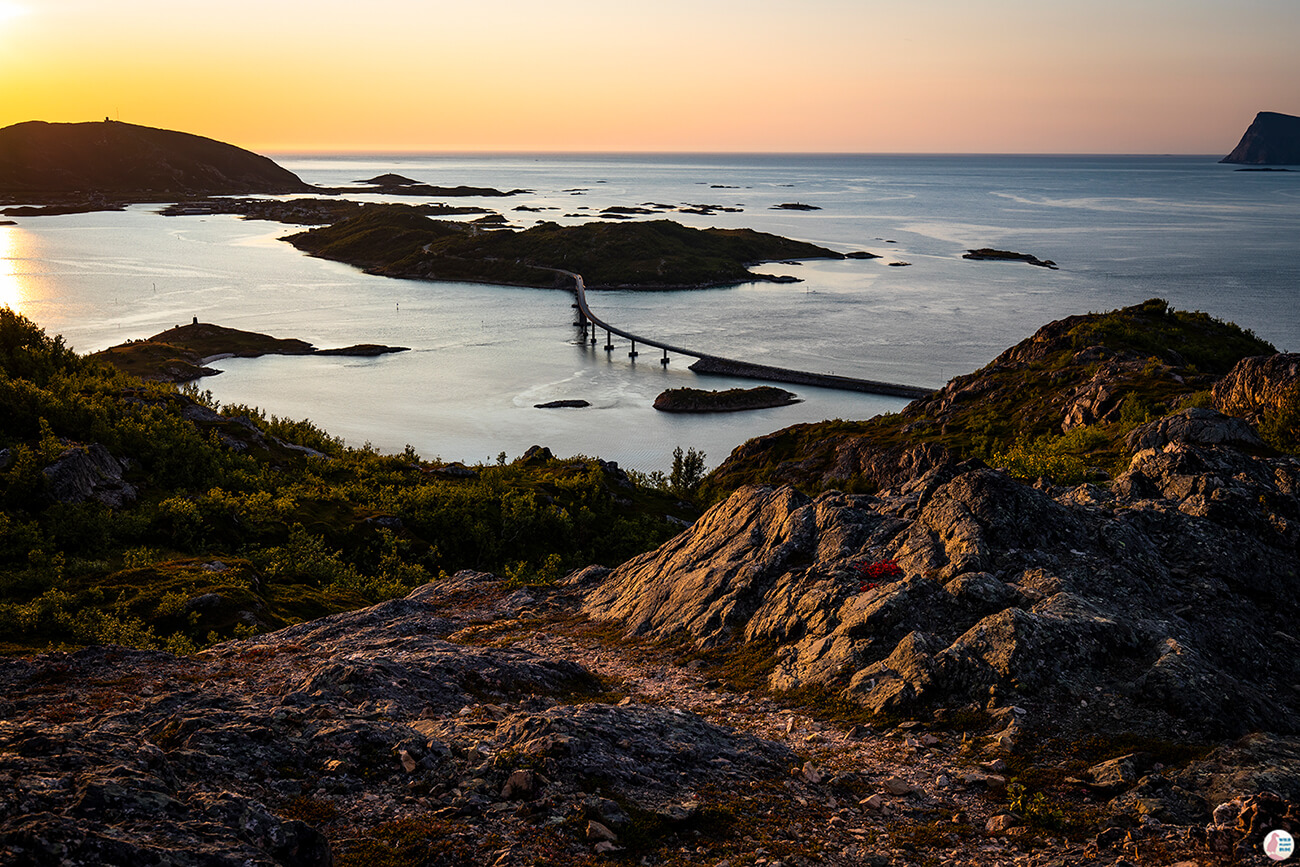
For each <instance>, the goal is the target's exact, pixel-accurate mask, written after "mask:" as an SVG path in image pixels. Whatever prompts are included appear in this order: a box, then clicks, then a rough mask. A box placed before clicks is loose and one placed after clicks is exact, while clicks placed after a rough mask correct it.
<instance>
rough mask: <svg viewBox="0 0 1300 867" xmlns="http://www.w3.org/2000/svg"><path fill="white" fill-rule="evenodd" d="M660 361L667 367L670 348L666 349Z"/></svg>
mask: <svg viewBox="0 0 1300 867" xmlns="http://www.w3.org/2000/svg"><path fill="white" fill-rule="evenodd" d="M659 363H660V364H662V365H664V366H665V367H667V366H668V350H667V349H665V350H664V357H663V358H661V359H659Z"/></svg>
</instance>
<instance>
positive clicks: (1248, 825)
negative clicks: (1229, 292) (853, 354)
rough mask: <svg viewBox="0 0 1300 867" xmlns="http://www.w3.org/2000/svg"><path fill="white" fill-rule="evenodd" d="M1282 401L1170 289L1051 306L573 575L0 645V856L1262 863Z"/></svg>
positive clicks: (1292, 448)
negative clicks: (1040, 319)
mask: <svg viewBox="0 0 1300 867" xmlns="http://www.w3.org/2000/svg"><path fill="white" fill-rule="evenodd" d="M1297 395H1300V356H1296V355H1294V354H1292V355H1287V354H1278V353H1276V352H1274V351H1272V348H1271V347H1269V346H1267V344H1264V343H1262V342H1261V341H1258V340H1257V339H1255V338H1253V337H1252V336H1251V335H1249V334H1247V333H1245V332H1243V331H1241V330H1240V329H1236V328H1235V327H1232V326H1228V325H1225V324H1223V323H1217V322H1215V321H1214V320H1212V319H1210V318H1209V317H1206V316H1204V314H1188V313H1181V312H1178V311H1173V310H1170V309H1168V307H1167V305H1164V304H1163V303H1162V302H1156V301H1151V302H1147V303H1145V304H1143V305H1137V306H1135V307H1132V308H1126V309H1125V310H1122V311H1114V312H1112V313H1109V314H1089V315H1087V316H1078V317H1070V318H1068V319H1066V320H1061V321H1059V322H1055V323H1051V324H1049V325H1047V326H1044V328H1042V329H1040V331H1039V332H1037V333H1036V334H1035V335H1034V336H1033V337H1031V338H1029V339H1027V340H1026V341H1024V342H1022V343H1021V344H1018V345H1017V346H1015V347H1012V348H1011V349H1008V350H1007V351H1006V352H1005V353H1003V355H1002V356H1000V357H999V358H998V359H996V360H995V361H994V362H993V363H991V364H990V365H989V366H988V367H987V368H985V369H983V370H980V371H976V372H975V373H972V374H970V375H967V376H964V377H959V378H958V379H956V380H954V381H953V382H952V383H950V384H949V385H948V386H947V387H945V388H944V389H941V390H940V391H938V392H936V393H934V394H933V395H931V396H929V397H927V398H922V399H920V400H917V401H914V402H913V403H912V404H910V405H909V406H908V408H907V409H905V410H904V411H903V412H901V413H899V414H896V415H894V416H890V417H881V418H879V419H875V420H870V421H867V422H842V421H840V422H825V423H822V424H819V425H798V426H796V427H794V428H789V429H787V430H785V431H781V432H778V433H776V434H773V435H771V436H769V437H764V438H759V439H757V440H754V441H751V442H750V443H747V444H745V445H743V446H741V447H739V448H738V449H736V450H735V452H733V454H732V455H731V456H730V457H729V458H728V459H727V461H725V462H724V464H723V465H722V466H721V467H720V468H719V469H718V470H716V471H715V472H714V473H713V474H711V476H710V477H709V478H708V479H706V482H705V487H704V488H703V489H702V490H703V491H704V495H705V496H706V497H708V498H710V499H711V500H712V501H713V503H714V504H713V505H712V507H711V508H709V510H708V511H707V512H705V513H704V514H703V515H702V516H701V517H699V518H698V520H696V521H694V522H693V524H691V525H690V526H689V527H688V528H686V529H684V530H682V532H680V533H679V534H678V535H677V536H675V537H673V538H671V539H669V540H668V541H667V542H665V543H663V544H662V545H659V546H657V547H655V548H653V549H652V550H649V551H647V552H645V553H643V554H641V555H639V556H635V557H632V558H631V559H629V560H627V561H626V562H623V563H622V564H621V565H614V564H611V566H612V568H610V567H608V566H605V565H592V566H589V567H587V568H582V569H579V570H576V571H573V572H571V573H569V574H568V575H565V576H561V577H559V578H558V579H556V580H553V581H548V582H540V583H532V584H529V583H522V584H521V583H520V582H518V581H517V580H514V579H510V578H507V577H501V576H498V575H495V574H491V573H486V572H479V571H473V570H466V571H461V572H458V573H456V574H455V575H452V576H444V577H441V578H439V579H437V580H435V581H432V582H431V583H427V584H423V585H420V586H417V587H415V588H414V589H411V590H410V591H409V592H407V593H406V594H405V595H404V597H403V598H395V599H392V600H390V601H385V602H381V603H379V604H377V605H374V606H371V607H368V608H362V609H360V610H356V611H352V612H348V613H338V614H334V615H332V616H329V617H325V618H323V619H313V620H309V621H307V622H304V623H300V624H297V625H292V626H288V627H286V628H281V629H278V630H268V631H265V632H263V633H262V634H257V635H252V636H249V637H245V638H240V639H238V640H234V641H227V642H225V643H220V644H216V645H214V646H211V647H209V648H207V649H206V650H203V651H201V652H199V653H197V654H195V655H192V656H176V655H171V654H167V653H162V652H159V651H151V650H132V649H128V648H124V647H104V646H95V647H88V648H85V649H82V650H68V651H59V652H52V653H43V654H38V655H35V656H30V657H25V658H15V659H8V660H3V661H0V684H3V690H2V691H0V780H3V781H4V782H5V785H4V786H3V787H0V804H2V805H3V807H4V809H3V810H0V851H2V852H4V853H5V854H6V855H8V856H10V857H11V858H12V859H17V861H18V862H19V863H34V864H45V863H65V862H69V861H71V862H73V863H76V862H80V863H104V864H127V863H145V862H148V861H150V860H157V859H158V858H160V857H162V853H164V852H165V853H167V857H168V858H169V859H170V863H175V864H178V865H189V864H195V865H197V864H205V865H208V864H215V865H225V864H229V865H232V867H233V865H236V864H240V865H242V864H246V863H256V864H268V865H269V864H283V865H305V864H312V865H327V864H356V863H362V861H365V862H366V863H371V864H382V863H393V864H396V863H427V864H440V863H491V864H500V865H524V864H533V863H536V862H537V860H538V859H545V860H546V861H548V862H549V863H555V864H584V863H604V862H609V863H617V862H618V861H619V860H620V859H629V858H630V859H632V860H634V861H638V862H639V861H642V860H644V861H645V862H646V863H688V864H702V865H715V864H717V863H719V862H721V861H729V862H731V863H757V860H758V859H765V860H766V861H767V862H774V861H780V862H781V863H783V864H801V865H812V864H817V863H829V864H886V863H888V864H900V865H922V864H929V863H934V862H935V861H936V860H939V859H942V858H948V859H953V860H955V861H958V862H960V861H963V860H964V861H966V862H968V863H979V864H1003V865H1012V864H1044V865H1045V864H1047V863H1060V864H1074V863H1094V864H1105V865H1120V864H1131V863H1136V862H1134V861H1133V860H1132V858H1133V853H1134V852H1135V851H1136V852H1159V853H1162V856H1161V857H1162V858H1164V860H1165V861H1167V862H1168V863H1174V862H1175V861H1183V862H1186V861H1193V862H1196V863H1202V864H1208V863H1218V862H1220V861H1224V860H1225V859H1226V860H1228V861H1232V860H1234V859H1235V862H1236V863H1263V862H1262V860H1261V859H1262V856H1261V855H1260V854H1259V853H1260V848H1259V847H1260V841H1261V840H1262V838H1263V836H1264V834H1265V833H1266V832H1268V831H1269V830H1273V829H1276V828H1283V829H1285V828H1296V823H1297V821H1300V693H1297V691H1296V690H1295V688H1294V685H1295V684H1297V683H1300V663H1297V659H1298V658H1300V657H1298V655H1297V653H1296V648H1297V647H1298V646H1300V645H1298V644H1297V639H1296V638H1295V631H1294V626H1293V624H1294V623H1295V622H1296V621H1297V619H1298V618H1300V592H1298V591H1300V576H1298V575H1297V571H1296V562H1297V554H1298V553H1300V552H1298V551H1297V547H1298V546H1300V540H1298V539H1297V535H1296V533H1295V527H1296V526H1300V459H1297V457H1296V452H1297V451H1300V428H1297V418H1300V412H1297ZM1135 398H1140V401H1139V402H1140V404H1141V405H1140V406H1139V405H1137V404H1135V402H1134V400H1133V399H1135ZM986 412H987V413H992V414H991V415H988V417H987V418H986V417H985V416H986ZM999 425H1003V427H999ZM1039 425H1041V426H1042V427H1041V428H1040V427H1039ZM1017 430H1019V431H1020V434H1019V435H1017V433H1016V431H1017ZM1039 430H1042V431H1046V433H1044V434H1038V433H1036V432H1037V431H1039ZM963 431H966V432H970V431H980V432H982V433H981V435H982V436H991V437H994V438H996V441H997V442H998V443H1000V444H1001V445H1000V446H999V447H998V450H997V451H995V452H993V453H989V452H985V458H983V459H981V458H979V457H978V456H977V455H976V454H975V453H973V452H974V450H975V449H976V448H977V446H976V445H975V440H974V439H973V437H972V436H971V435H970V434H969V433H963ZM1053 431H1054V432H1055V433H1052V432H1053ZM1026 437H1027V438H1028V439H1027V440H1026V439H1025V438H1026ZM1035 437H1037V438H1035ZM1018 441H1019V442H1026V441H1028V442H1035V443H1037V445H1036V446H1035V447H1034V448H1036V449H1037V450H1038V451H1037V454H1038V457H1039V459H1040V460H1039V462H1038V463H1033V462H1026V460H1025V454H1024V451H1025V447H1023V446H1016V445H1015V444H1016V443H1017V442H1018ZM1017 449H1020V451H1017ZM1071 450H1073V451H1071ZM534 451H535V452H536V454H533V452H530V455H531V456H529V457H526V459H521V461H523V462H524V463H527V462H528V461H534V462H536V461H541V463H539V464H538V466H539V467H541V466H543V465H545V466H550V462H551V457H550V455H549V452H546V450H543V449H538V450H534ZM1076 454H1077V455H1081V456H1082V458H1083V462H1084V466H1083V467H1082V476H1081V477H1072V474H1073V473H1074V469H1073V468H1072V467H1071V465H1070V463H1069V462H1068V461H1066V460H1065V458H1067V457H1069V456H1071V455H1076ZM109 457H110V458H111V459H112V460H114V461H117V460H120V459H122V458H129V457H130V456H129V455H125V454H123V455H109ZM315 459H316V460H321V459H326V460H328V458H327V457H326V456H323V455H322V456H319V457H317V458H315ZM277 460H278V461H280V464H279V465H280V470H279V472H290V471H291V466H292V465H291V463H287V462H285V459H284V458H277ZM464 470H465V472H464V474H463V475H464V476H465V477H466V478H464V479H461V477H460V474H457V475H456V476H455V477H454V478H448V480H447V481H446V482H444V484H471V483H473V478H472V477H473V476H474V475H475V472H474V471H473V470H472V469H471V468H464ZM599 471H600V472H601V473H604V474H606V475H607V476H608V477H609V478H610V479H614V478H615V475H617V473H615V471H614V470H612V469H610V468H608V467H605V466H604V465H602V466H601V468H600V470H599ZM611 473H613V474H614V475H610V474H611ZM620 484H624V485H627V487H626V490H627V491H629V492H630V491H631V490H633V488H632V487H631V483H630V482H629V481H628V480H627V478H626V477H624V478H623V481H622V482H620ZM556 490H557V492H558V489H556ZM124 507H125V506H124ZM384 520H385V521H386V522H387V523H386V524H385V527H388V528H391V529H390V532H397V533H402V532H404V531H403V530H402V520H401V516H400V515H392V516H385V517H384ZM193 568H194V569H195V570H196V572H198V573H205V574H209V575H213V576H220V575H223V574H231V575H233V574H235V573H237V572H238V573H240V574H241V575H246V577H244V578H242V579H241V580H242V581H244V582H249V581H251V582H253V583H252V585H251V586H256V581H257V576H256V570H255V569H254V568H253V567H252V566H251V565H249V564H248V563H247V561H243V560H241V559H239V558H231V557H229V556H227V555H225V554H223V553H222V552H221V551H220V550H217V549H214V550H212V551H210V552H209V553H208V554H206V555H204V556H203V557H202V558H200V559H199V560H196V561H195V563H194V564H193ZM250 570H251V571H250ZM137 580H138V579H137ZM232 586H234V585H232ZM210 602H211V600H209V599H208V596H207V595H202V596H196V597H195V598H193V599H188V600H185V606H187V607H188V606H190V605H191V603H192V605H193V610H194V611H195V612H200V611H202V610H206V609H205V608H204V606H205V605H208V604H209V603H210ZM216 604H220V603H219V602H218V603H216ZM1044 859H1047V860H1044Z"/></svg>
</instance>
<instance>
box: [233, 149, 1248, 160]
mask: <svg viewBox="0 0 1300 867" xmlns="http://www.w3.org/2000/svg"><path fill="white" fill-rule="evenodd" d="M246 149H249V148H246ZM257 152H258V153H264V154H278V155H282V156H348V155H355V156H386V157H392V156H724V157H727V156H800V157H1204V158H1214V159H1223V156H1224V155H1223V154H1219V153H1197V152H1192V151H1148V152H1137V151H838V150H837V151H829V150H827V151H809V150H788V151H783V150H770V151H760V150H634V149H627V150H569V149H563V148H554V149H546V148H539V149H531V150H530V149H515V148H508V149H507V148H500V149H498V148H477V149H476V148H442V149H439V148H430V149H427V150H410V149H397V150H386V149H383V148H292V147H268V148H265V149H262V148H259V149H258V150H257Z"/></svg>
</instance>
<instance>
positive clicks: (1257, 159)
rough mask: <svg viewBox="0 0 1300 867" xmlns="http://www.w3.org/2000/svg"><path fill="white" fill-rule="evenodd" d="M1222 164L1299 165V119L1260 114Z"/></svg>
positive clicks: (1222, 160)
mask: <svg viewBox="0 0 1300 867" xmlns="http://www.w3.org/2000/svg"><path fill="white" fill-rule="evenodd" d="M1219 162H1221V163H1239V164H1244V165H1255V166H1295V165H1300V117H1296V116H1295V115H1291V114H1280V113H1278V112H1276V111H1261V112H1260V113H1259V114H1257V115H1255V119H1254V120H1253V121H1252V122H1251V124H1250V126H1249V127H1247V128H1246V132H1245V134H1243V135H1242V137H1241V141H1240V142H1238V143H1237V146H1236V147H1235V148H1233V150H1232V153H1230V154H1228V155H1227V156H1226V157H1224V158H1223V159H1221V160H1219Z"/></svg>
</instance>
